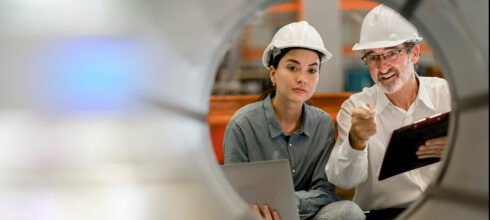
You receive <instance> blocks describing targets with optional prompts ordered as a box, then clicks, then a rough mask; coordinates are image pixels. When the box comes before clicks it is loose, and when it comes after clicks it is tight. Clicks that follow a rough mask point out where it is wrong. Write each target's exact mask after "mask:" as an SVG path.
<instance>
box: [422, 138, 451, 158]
mask: <svg viewBox="0 0 490 220" xmlns="http://www.w3.org/2000/svg"><path fill="white" fill-rule="evenodd" d="M446 145H447V136H444V137H438V138H433V139H430V140H427V141H425V144H424V145H420V146H419V149H418V150H417V152H415V153H416V154H417V158H419V159H424V158H431V157H439V158H440V157H442V153H443V152H444V149H445V148H446Z"/></svg>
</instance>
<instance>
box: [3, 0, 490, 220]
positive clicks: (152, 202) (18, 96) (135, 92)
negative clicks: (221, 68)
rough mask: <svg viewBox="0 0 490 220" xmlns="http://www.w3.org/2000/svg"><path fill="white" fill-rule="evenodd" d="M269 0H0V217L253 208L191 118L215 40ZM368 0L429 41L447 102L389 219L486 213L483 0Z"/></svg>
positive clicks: (197, 117)
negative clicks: (438, 133)
mask: <svg viewBox="0 0 490 220" xmlns="http://www.w3.org/2000/svg"><path fill="white" fill-rule="evenodd" d="M280 2H283V1H281V0H278V1H261V0H238V1H225V0H210V1H199V0H187V1H183V2H169V1H159V0H145V1H139V2H134V1H129V0H110V1H98V0H85V1H81V0H79V1H71V2H70V3H66V2H64V1H57V0H51V1H37V0H21V1H18V0H5V1H2V2H1V3H0V68H1V74H0V76H1V77H2V79H1V80H0V91H1V92H0V146H1V148H0V194H1V195H2V196H1V197H0V218H2V219H16V218H24V219H253V218H256V217H255V215H254V214H253V213H251V212H250V211H249V207H248V206H247V205H246V204H244V202H243V201H241V199H240V198H239V197H238V196H237V194H236V193H234V191H233V190H232V189H231V187H230V186H229V185H228V184H227V183H226V181H225V178H224V177H223V175H222V174H221V172H220V171H219V169H218V167H217V166H216V164H215V161H214V158H213V153H212V150H211V147H210V141H209V138H208V137H209V131H208V127H207V125H206V123H205V122H204V121H203V119H204V118H205V115H206V112H207V110H208V100H209V95H210V91H211V86H212V84H213V81H214V74H215V72H216V69H217V65H218V63H219V62H220V61H221V58H222V56H223V54H224V53H225V51H226V49H227V47H226V45H227V44H228V43H229V42H231V40H232V39H233V38H235V37H236V36H237V34H238V32H239V30H241V28H242V27H243V26H244V25H245V24H246V22H247V21H248V20H249V19H251V17H252V16H254V15H256V13H261V11H263V10H264V9H265V8H267V7H269V6H271V5H273V4H277V3H280ZM382 2H383V3H385V4H387V5H388V6H391V7H393V8H394V9H396V10H399V11H402V10H406V12H405V13H404V12H402V13H404V14H406V15H409V16H411V17H409V20H411V21H412V22H413V23H414V24H415V26H416V27H417V28H418V30H419V31H420V32H421V34H422V35H423V36H424V37H425V39H426V40H427V42H428V43H429V44H430V46H431V47H432V48H433V50H434V51H435V55H436V57H437V59H438V61H439V63H440V64H441V65H442V68H443V71H444V73H447V77H448V79H449V82H450V85H451V91H452V93H453V109H454V112H455V113H456V114H454V115H455V116H456V117H452V119H451V131H450V136H451V141H450V145H451V148H450V150H448V152H447V154H446V157H447V159H446V160H445V162H444V169H443V170H442V171H441V172H440V176H439V178H438V180H437V181H435V182H434V183H433V184H432V185H431V186H430V187H429V189H428V193H427V195H425V196H424V198H421V199H420V200H419V201H418V202H417V204H415V205H414V206H413V207H412V208H411V209H410V210H408V211H407V212H406V213H404V214H403V215H402V216H401V217H400V218H401V219H429V218H434V217H436V218H443V219H457V218H458V216H462V215H464V217H465V218H468V219H484V217H486V218H488V209H486V208H484V207H483V205H485V204H488V136H487V135H488V2H487V1H477V2H472V4H464V3H463V1H462V0H460V1H450V0H446V1H442V0H426V1H417V2H416V3H417V4H415V3H413V2H412V3H410V1H401V0H393V1H382ZM408 4H410V5H408ZM60 48H61V49H60ZM114 48H115V49H116V50H115V51H116V52H114V53H111V52H108V51H113V49H114ZM121 54H123V55H124V56H120V55H121ZM80 60H81V61H82V62H81V63H80V62H75V61H80ZM101 63H102V64H103V65H99V64H101ZM46 64H49V65H46ZM87 66H89V67H90V68H88V69H84V72H80V71H75V70H79V69H80V68H81V67H83V68H85V67H87ZM120 66H123V67H124V68H123V69H122V70H124V71H122V74H121V71H120V70H121V69H117V67H120ZM114 68H116V71H112V70H114ZM128 69H129V70H131V71H129V72H126V70H128ZM107 70H111V71H107ZM100 71H102V72H100ZM106 72H110V73H114V74H109V75H103V76H101V73H106ZM87 75H88V76H90V77H87ZM67 84H68V85H71V86H72V87H64V86H62V85H67ZM121 94H123V95H121ZM481 97H483V98H481ZM448 195H451V196H448ZM485 207H486V206H485ZM458 213H459V214H458ZM486 218H485V219H486Z"/></svg>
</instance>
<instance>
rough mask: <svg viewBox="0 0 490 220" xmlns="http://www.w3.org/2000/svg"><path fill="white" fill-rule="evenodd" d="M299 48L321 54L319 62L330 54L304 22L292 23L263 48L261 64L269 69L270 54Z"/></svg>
mask: <svg viewBox="0 0 490 220" xmlns="http://www.w3.org/2000/svg"><path fill="white" fill-rule="evenodd" d="M290 47H301V48H307V49H312V50H316V51H318V52H320V53H321V54H322V56H321V58H320V62H323V61H325V60H328V59H330V58H331V57H332V54H331V53H330V52H328V51H327V49H326V48H325V46H324V45H323V40H322V37H321V36H320V34H319V33H318V32H317V31H316V29H315V28H314V27H312V26H311V25H309V24H308V22H306V21H300V22H293V23H290V24H287V25H285V26H284V27H282V28H281V29H279V31H277V33H276V34H275V35H274V37H273V38H272V41H271V43H270V44H269V45H268V46H267V47H266V48H265V50H264V54H263V56H262V64H263V65H264V66H265V68H267V69H269V59H270V58H271V53H273V52H274V51H275V50H278V49H284V48H290Z"/></svg>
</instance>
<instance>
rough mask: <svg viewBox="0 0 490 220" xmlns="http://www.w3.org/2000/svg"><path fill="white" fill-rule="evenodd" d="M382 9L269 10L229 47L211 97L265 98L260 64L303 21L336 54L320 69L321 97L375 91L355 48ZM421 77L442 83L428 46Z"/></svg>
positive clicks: (316, 5) (327, 4) (342, 3)
mask: <svg viewBox="0 0 490 220" xmlns="http://www.w3.org/2000/svg"><path fill="white" fill-rule="evenodd" d="M378 4H379V3H377V2H371V1H362V0H339V1H321V0H295V1H291V2H287V3H283V4H280V5H277V6H274V7H272V8H269V9H267V10H266V11H265V12H264V13H263V14H262V15H261V16H259V17H256V18H253V19H252V20H251V21H250V22H249V23H248V24H247V25H246V26H245V27H244V28H243V30H242V31H241V32H240V35H239V37H238V38H237V39H236V40H234V41H233V42H232V43H231V45H230V46H229V49H228V51H227V52H226V55H225V57H224V59H223V60H222V62H221V64H220V65H219V68H218V71H217V73H216V79H215V83H214V86H213V90H212V94H213V95H217V96H222V95H240V94H241V95H243V94H260V93H262V92H263V91H264V89H265V88H267V86H269V84H270V80H269V75H268V70H266V69H265V68H264V67H263V66H262V63H261V59H262V54H263V51H264V49H265V47H267V45H268V44H269V42H270V40H271V39H272V37H273V36H274V34H275V33H276V31H277V30H278V29H279V28H280V27H282V26H284V25H286V24H289V23H291V22H294V21H301V20H307V21H308V22H309V24H311V25H312V26H313V27H315V28H316V29H317V30H318V32H319V33H320V35H321V36H322V37H323V38H324V42H325V45H326V48H327V49H328V50H329V51H332V52H333V54H334V56H333V58H332V59H331V60H329V61H328V62H327V63H326V65H325V66H324V67H323V68H322V69H321V74H320V81H319V82H318V86H317V90H316V92H317V93H340V92H357V91H361V90H362V88H364V87H369V86H371V85H373V80H372V79H371V76H370V75H369V70H368V69H367V67H366V66H365V65H364V63H363V62H362V61H361V59H360V57H361V55H360V53H359V52H356V51H353V50H352V46H354V44H355V43H356V42H359V34H360V30H361V23H362V20H363V18H364V16H365V15H366V14H367V12H368V11H370V10H371V9H372V8H374V7H376V6H377V5H378ZM422 37H424V36H423V35H422ZM416 71H417V73H418V74H419V75H421V76H438V77H443V74H442V73H441V70H440V67H439V64H438V63H437V61H436V60H435V59H434V56H433V52H432V50H431V48H430V46H429V45H428V44H427V42H426V41H422V42H421V57H420V61H419V65H418V68H417V70H416Z"/></svg>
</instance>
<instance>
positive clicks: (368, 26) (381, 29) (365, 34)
mask: <svg viewBox="0 0 490 220" xmlns="http://www.w3.org/2000/svg"><path fill="white" fill-rule="evenodd" d="M421 40H422V38H421V37H420V36H419V34H418V32H417V29H415V27H414V26H413V25H412V24H411V23H410V22H409V21H407V19H405V18H404V17H403V16H401V15H400V14H399V13H398V12H396V11H394V10H393V9H391V8H389V7H387V6H384V5H379V6H377V7H375V8H374V9H373V10H371V11H370V12H369V13H368V14H367V15H366V17H365V18H364V20H363V21H362V26H361V39H360V41H359V43H356V44H355V45H354V47H352V50H364V49H374V48H385V47H394V46H396V45H399V44H401V43H404V42H418V41H421Z"/></svg>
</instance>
